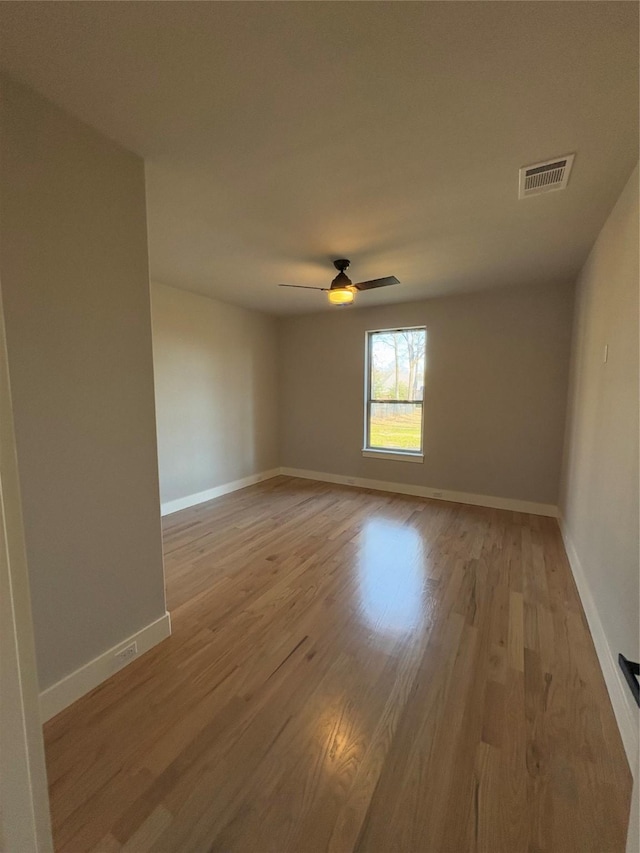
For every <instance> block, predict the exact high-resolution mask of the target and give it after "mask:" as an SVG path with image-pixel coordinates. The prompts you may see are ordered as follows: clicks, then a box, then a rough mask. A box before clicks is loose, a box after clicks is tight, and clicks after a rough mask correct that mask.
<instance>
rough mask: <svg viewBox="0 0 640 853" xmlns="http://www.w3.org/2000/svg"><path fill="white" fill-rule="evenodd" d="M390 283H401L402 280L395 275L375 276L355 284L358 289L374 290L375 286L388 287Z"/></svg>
mask: <svg viewBox="0 0 640 853" xmlns="http://www.w3.org/2000/svg"><path fill="white" fill-rule="evenodd" d="M390 284H400V281H399V279H397V278H396V277H395V275H388V276H386V277H385V278H374V279H372V280H371V281H359V282H358V283H357V284H354V285H353V286H354V287H355V288H356V290H373V288H374V287H387V286H388V285H390Z"/></svg>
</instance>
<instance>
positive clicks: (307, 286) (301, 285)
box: [278, 284, 329, 290]
mask: <svg viewBox="0 0 640 853" xmlns="http://www.w3.org/2000/svg"><path fill="white" fill-rule="evenodd" d="M278 287H300V288H302V290H329V288H328V287H310V286H309V285H308V284H279V285H278Z"/></svg>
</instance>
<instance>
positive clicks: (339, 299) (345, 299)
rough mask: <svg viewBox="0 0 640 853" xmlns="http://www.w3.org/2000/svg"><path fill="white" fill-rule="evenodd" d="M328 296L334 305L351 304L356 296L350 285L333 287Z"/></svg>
mask: <svg viewBox="0 0 640 853" xmlns="http://www.w3.org/2000/svg"><path fill="white" fill-rule="evenodd" d="M327 296H328V297H329V302H330V303H331V304H332V305H351V303H352V302H353V300H354V298H355V294H354V292H353V290H351V289H350V288H348V287H332V288H331V290H329V291H327Z"/></svg>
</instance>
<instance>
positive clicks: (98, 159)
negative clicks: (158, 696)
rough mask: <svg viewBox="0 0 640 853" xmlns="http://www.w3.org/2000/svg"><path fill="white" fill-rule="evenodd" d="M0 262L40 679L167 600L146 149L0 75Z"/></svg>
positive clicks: (52, 677)
mask: <svg viewBox="0 0 640 853" xmlns="http://www.w3.org/2000/svg"><path fill="white" fill-rule="evenodd" d="M0 97H1V99H0V110H1V114H0V128H1V131H0V132H1V138H0V150H1V160H0V198H1V205H0V246H1V254H0V278H1V280H2V292H3V303H4V312H5V322H6V333H7V346H8V355H9V369H10V380H11V391H12V395H13V406H14V416H15V429H16V441H17V448H18V466H19V475H20V485H21V490H22V499H23V511H24V522H25V532H26V548H27V558H28V563H29V574H30V583H31V597H32V606H33V619H34V627H35V636H36V652H37V661H38V672H39V681H40V688H41V689H44V688H46V687H48V686H50V685H51V684H53V683H55V682H56V681H58V680H59V679H60V678H62V677H63V676H65V675H67V674H68V673H70V672H71V671H73V670H76V669H77V668H78V667H80V666H82V665H83V664H85V663H87V662H88V661H89V660H91V659H92V658H94V657H96V656H97V655H99V654H100V653H102V652H103V651H105V650H106V649H108V648H110V647H111V646H113V645H114V644H116V643H118V642H120V641H121V640H123V639H125V638H126V637H128V636H129V635H131V634H132V633H134V632H136V631H137V630H139V629H140V628H142V627H143V626H145V625H147V624H148V623H150V622H152V621H153V620H155V619H157V618H158V617H160V616H161V615H162V614H163V613H164V579H163V568H162V552H161V538H160V514H159V500H158V478H157V460H156V443H155V423H154V399H153V372H152V371H153V365H152V356H151V324H150V310H149V287H148V269H147V236H146V214H145V188H144V165H143V162H142V160H141V159H139V158H138V157H136V156H134V155H133V154H130V153H128V152H127V151H124V150H123V149H121V148H119V147H118V146H117V145H115V144H114V143H112V142H110V141H109V140H107V139H106V138H104V137H103V136H101V135H100V134H98V133H97V132H96V131H94V130H92V129H91V128H89V127H87V126H86V125H84V124H82V123H80V122H79V121H77V120H75V119H74V118H72V117H70V116H69V115H67V114H65V113H64V112H62V111H61V110H60V109H58V108H57V107H55V106H53V105H52V104H50V103H48V102H47V101H45V100H43V99H42V98H40V97H39V96H37V95H35V94H34V93H32V92H30V91H29V90H27V89H25V88H23V87H21V86H18V85H16V84H14V83H13V82H11V81H9V80H8V79H6V78H0Z"/></svg>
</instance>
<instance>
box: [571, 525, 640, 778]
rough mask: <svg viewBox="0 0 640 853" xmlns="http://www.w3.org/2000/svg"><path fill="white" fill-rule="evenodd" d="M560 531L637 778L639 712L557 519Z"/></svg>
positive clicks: (587, 586)
mask: <svg viewBox="0 0 640 853" xmlns="http://www.w3.org/2000/svg"><path fill="white" fill-rule="evenodd" d="M560 530H561V532H562V539H563V541H564V547H565V550H566V552H567V557H568V558H569V565H570V566H571V571H572V572H573V577H574V579H575V582H576V586H577V587H578V592H579V593H580V599H581V601H582V606H583V608H584V613H585V616H586V617H587V622H588V623H589V630H590V631H591V636H592V637H593V644H594V646H595V647H596V654H597V655H598V660H599V662H600V668H601V669H602V674H603V675H604V680H605V683H606V685H607V690H608V691H609V698H610V699H611V704H612V705H613V713H614V714H615V716H616V721H617V723H618V728H619V729H620V735H621V736H622V743H623V744H624V749H625V752H626V754H627V758H628V760H629V766H630V767H631V772H632V773H633V774H634V776H637V774H638V769H637V768H638V748H639V747H640V743H639V739H638V708H637V707H636V706H635V702H634V701H633V698H632V696H631V692H630V690H629V687H628V685H627V683H626V681H625V679H624V676H623V674H622V671H621V669H620V667H619V666H618V660H617V655H615V654H614V652H613V650H612V649H611V647H610V646H609V642H608V640H607V635H606V634H605V630H604V626H603V624H602V621H601V619H600V614H599V613H598V608H597V606H596V602H595V600H594V598H593V595H592V593H591V589H590V587H589V582H588V581H587V576H586V574H585V572H584V569H583V567H582V563H581V562H580V558H579V556H578V552H577V551H576V549H575V546H574V544H573V542H572V541H571V537H570V536H569V533H568V531H567V528H566V524H565V522H564V520H563V519H562V518H560ZM638 781H640V780H638V779H636V782H638Z"/></svg>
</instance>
